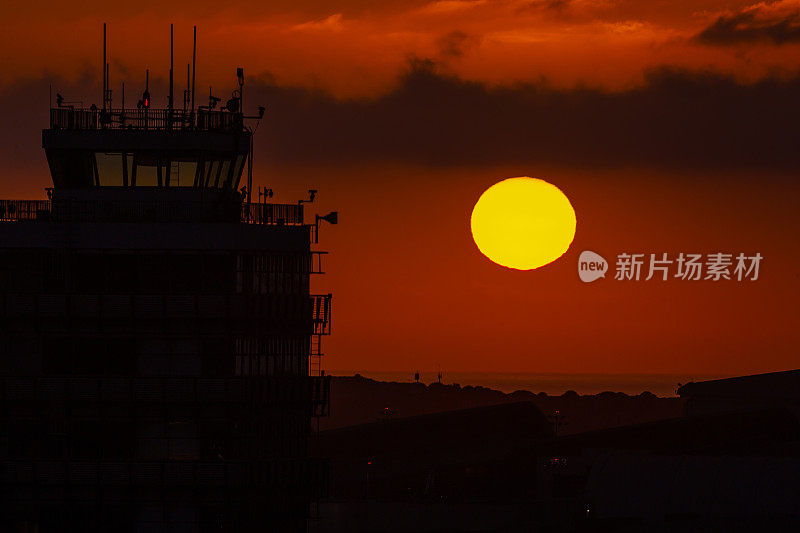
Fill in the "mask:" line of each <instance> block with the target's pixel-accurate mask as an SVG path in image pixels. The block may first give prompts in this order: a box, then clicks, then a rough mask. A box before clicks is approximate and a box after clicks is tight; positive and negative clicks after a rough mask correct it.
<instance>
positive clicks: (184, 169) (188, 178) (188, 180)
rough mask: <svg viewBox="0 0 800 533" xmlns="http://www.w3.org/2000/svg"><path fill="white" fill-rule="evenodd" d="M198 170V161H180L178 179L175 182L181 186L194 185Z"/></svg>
mask: <svg viewBox="0 0 800 533" xmlns="http://www.w3.org/2000/svg"><path fill="white" fill-rule="evenodd" d="M196 171H197V162H196V161H181V162H180V163H178V181H177V183H173V184H174V185H178V186H180V187H191V186H192V185H194V174H195V172H196Z"/></svg>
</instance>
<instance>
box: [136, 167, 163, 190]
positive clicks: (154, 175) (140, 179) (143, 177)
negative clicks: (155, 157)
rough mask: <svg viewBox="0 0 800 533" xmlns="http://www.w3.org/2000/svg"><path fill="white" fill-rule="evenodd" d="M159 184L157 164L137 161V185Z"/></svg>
mask: <svg viewBox="0 0 800 533" xmlns="http://www.w3.org/2000/svg"><path fill="white" fill-rule="evenodd" d="M157 185H158V168H157V165H147V164H142V163H141V162H137V163H136V186H137V187H156V186H157Z"/></svg>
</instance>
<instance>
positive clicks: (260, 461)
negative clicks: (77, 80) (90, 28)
mask: <svg viewBox="0 0 800 533" xmlns="http://www.w3.org/2000/svg"><path fill="white" fill-rule="evenodd" d="M238 74H239V82H240V83H239V92H235V93H234V96H233V98H232V99H231V100H230V101H228V103H227V105H226V106H224V107H222V108H220V107H218V106H216V100H215V99H213V98H211V99H210V101H209V103H208V105H203V106H200V107H199V108H198V109H197V110H195V109H193V107H194V106H193V105H192V106H189V105H188V102H189V91H190V89H189V88H187V91H186V93H185V96H184V106H183V108H175V107H174V106H172V105H170V106H169V107H168V108H166V109H155V108H153V107H151V103H150V101H149V98H150V97H149V88H148V90H147V94H146V95H145V97H144V98H143V101H141V102H140V103H139V105H138V106H137V107H136V108H132V109H123V108H113V107H112V106H111V97H110V91H109V90H108V81H107V78H108V74H107V71H106V72H105V75H104V90H103V106H102V107H101V108H95V107H94V106H93V107H92V108H88V109H87V108H77V107H73V106H66V105H64V104H63V99H61V98H60V96H59V104H60V105H59V107H56V108H53V109H51V110H50V127H49V128H48V129H45V130H44V131H43V132H42V143H43V146H44V150H45V153H46V155H47V161H48V164H49V167H50V172H51V174H52V179H53V187H52V188H51V189H48V199H47V200H39V201H20V200H14V201H12V200H0V394H2V405H1V406H0V479H1V480H2V509H1V510H0V513H1V514H2V516H0V522H2V523H4V524H11V525H14V524H16V525H24V524H28V525H37V526H38V527H39V530H40V531H44V530H67V529H70V528H71V527H72V526H76V527H81V528H82V529H81V530H84V531H87V530H91V529H98V530H104V531H105V530H111V529H112V528H113V529H118V530H123V531H128V530H137V531H138V530H151V529H152V530H159V531H160V530H165V529H166V530H173V529H176V530H177V529H180V530H198V529H208V528H211V529H215V530H220V527H222V528H223V529H226V530H231V529H233V530H243V529H250V528H252V527H255V526H263V525H266V526H272V529H273V530H275V529H277V530H292V529H297V530H304V529H305V520H306V517H307V513H308V508H309V503H310V502H313V501H314V499H315V498H317V497H318V496H319V494H320V490H322V487H323V486H324V482H325V476H326V475H327V470H326V465H325V464H320V463H318V462H313V461H310V460H309V458H308V456H307V441H308V438H309V432H310V430H311V427H312V424H311V421H312V417H315V416H320V415H324V414H326V413H327V410H328V397H329V385H328V384H329V381H328V378H327V377H325V376H324V374H323V373H322V372H321V370H320V366H319V355H321V353H320V338H321V336H322V335H326V334H328V333H329V332H330V302H331V296H330V294H327V295H312V294H311V293H310V277H311V275H313V274H315V273H319V272H321V268H320V267H321V264H320V258H321V254H322V252H316V251H312V249H311V244H312V242H315V241H316V237H317V233H316V230H317V228H318V226H317V223H318V221H319V217H317V219H316V222H315V223H314V224H306V223H305V222H304V216H303V211H304V203H303V202H299V203H296V204H271V203H266V201H267V195H260V196H259V201H258V202H257V203H256V202H254V203H250V198H249V196H250V195H249V192H248V193H244V192H239V188H240V181H241V180H242V176H243V175H245V176H247V175H248V174H247V169H248V163H249V161H248V158H249V157H250V155H251V147H252V132H251V130H250V128H248V127H247V119H248V117H246V116H244V115H243V113H242V106H241V85H242V82H243V78H242V75H241V72H239V73H238ZM170 78H172V76H170ZM145 100H146V101H145ZM191 100H192V101H193V100H194V95H193V94H191ZM169 101H170V103H172V97H171V95H170V98H169ZM261 114H263V109H262V110H261V113H259V116H257V117H256V118H260V115H261ZM331 218H334V219H335V215H334V217H330V216H329V217H328V220H329V221H330V220H331ZM264 530H265V531H266V530H268V529H264Z"/></svg>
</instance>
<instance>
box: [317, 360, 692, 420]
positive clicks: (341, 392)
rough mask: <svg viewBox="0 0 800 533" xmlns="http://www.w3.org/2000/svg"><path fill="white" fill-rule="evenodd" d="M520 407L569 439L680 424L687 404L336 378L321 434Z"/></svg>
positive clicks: (645, 396) (647, 397) (616, 395)
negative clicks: (529, 406)
mask: <svg viewBox="0 0 800 533" xmlns="http://www.w3.org/2000/svg"><path fill="white" fill-rule="evenodd" d="M517 402H533V403H534V404H536V406H537V407H538V408H539V409H540V410H541V411H542V413H544V414H545V415H546V416H548V417H549V419H550V421H551V423H552V424H553V425H554V426H555V424H556V422H558V434H559V435H569V434H573V433H581V432H584V431H591V430H595V429H603V428H609V427H617V426H624V425H630V424H638V423H643V422H650V421H654V420H664V419H668V418H677V417H680V416H682V415H683V409H684V402H685V401H684V400H683V399H681V398H660V397H658V396H655V395H654V394H652V393H650V392H646V391H645V392H642V393H641V394H639V395H636V396H631V395H628V394H624V393H621V392H602V393H600V394H595V395H579V394H578V393H576V392H574V391H567V392H565V393H564V394H562V395H560V396H552V395H548V394H546V393H543V392H540V393H536V392H531V391H522V390H520V391H515V392H512V393H504V392H501V391H498V390H494V389H490V388H486V387H480V386H477V387H476V386H463V387H462V386H460V385H458V384H442V383H431V384H429V385H426V384H424V383H401V382H385V381H376V380H373V379H369V378H365V377H363V376H361V375H359V374H356V375H355V376H334V377H333V378H332V382H331V415H330V417H328V418H323V419H321V420H320V430H322V431H324V430H329V429H336V428H342V427H347V426H353V425H358V424H366V423H369V422H375V421H377V420H385V419H397V418H405V417H410V416H419V415H425V414H432V413H438V412H442V411H454V410H458V409H468V408H472V407H484V406H489V405H498V404H506V403H517Z"/></svg>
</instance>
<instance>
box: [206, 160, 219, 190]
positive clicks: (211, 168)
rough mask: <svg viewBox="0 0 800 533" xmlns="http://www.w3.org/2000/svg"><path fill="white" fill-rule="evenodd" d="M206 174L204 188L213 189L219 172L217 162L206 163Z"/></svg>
mask: <svg viewBox="0 0 800 533" xmlns="http://www.w3.org/2000/svg"><path fill="white" fill-rule="evenodd" d="M206 166H207V167H208V174H207V175H206V187H214V186H215V181H216V179H217V172H219V161H206Z"/></svg>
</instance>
